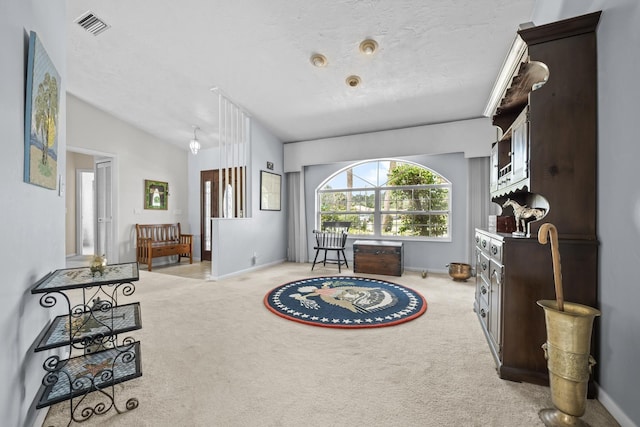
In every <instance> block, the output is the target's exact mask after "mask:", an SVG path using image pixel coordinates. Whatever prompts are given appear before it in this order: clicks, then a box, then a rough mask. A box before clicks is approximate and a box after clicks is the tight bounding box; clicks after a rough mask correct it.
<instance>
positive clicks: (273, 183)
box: [260, 171, 282, 211]
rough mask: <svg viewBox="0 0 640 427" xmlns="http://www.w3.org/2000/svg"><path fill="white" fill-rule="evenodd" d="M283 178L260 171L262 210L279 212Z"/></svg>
mask: <svg viewBox="0 0 640 427" xmlns="http://www.w3.org/2000/svg"><path fill="white" fill-rule="evenodd" d="M281 191H282V176H280V175H278V174H277V173H273V172H267V171H260V210H263V211H279V210H280V208H281V206H280V192H281Z"/></svg>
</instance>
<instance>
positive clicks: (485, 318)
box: [478, 298, 489, 329]
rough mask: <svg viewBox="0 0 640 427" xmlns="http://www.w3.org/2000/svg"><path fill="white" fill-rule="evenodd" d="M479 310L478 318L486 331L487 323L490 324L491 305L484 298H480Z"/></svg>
mask: <svg viewBox="0 0 640 427" xmlns="http://www.w3.org/2000/svg"><path fill="white" fill-rule="evenodd" d="M478 308H479V310H478V317H479V318H480V321H482V325H483V326H484V328H485V329H486V328H487V323H488V322H489V305H488V304H487V302H486V301H485V300H484V299H483V298H480V301H478Z"/></svg>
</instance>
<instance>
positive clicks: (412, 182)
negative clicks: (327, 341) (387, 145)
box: [316, 160, 451, 240]
mask: <svg viewBox="0 0 640 427" xmlns="http://www.w3.org/2000/svg"><path fill="white" fill-rule="evenodd" d="M316 195H317V205H316V214H317V216H316V218H317V221H318V228H319V226H321V224H322V223H323V222H326V221H350V222H351V228H350V229H349V234H350V235H362V236H372V237H401V238H416V239H429V240H431V239H436V240H440V239H441V240H450V238H451V235H450V221H449V220H450V217H451V183H450V182H449V181H448V180H446V179H445V178H444V177H443V176H441V175H440V174H438V173H436V172H434V171H432V170H430V169H428V168H426V167H424V166H421V165H418V164H416V163H410V162H406V161H399V160H375V161H367V162H362V163H356V164H353V165H350V166H348V167H346V168H345V169H342V170H341V171H339V172H337V173H335V174H334V175H333V176H331V177H329V178H328V179H327V180H325V181H324V182H323V183H322V184H320V186H319V187H318V188H317V189H316Z"/></svg>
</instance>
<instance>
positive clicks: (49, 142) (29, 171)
mask: <svg viewBox="0 0 640 427" xmlns="http://www.w3.org/2000/svg"><path fill="white" fill-rule="evenodd" d="M26 83H27V88H26V99H25V117H24V182H27V183H29V184H34V185H39V186H41V187H45V188H50V189H55V188H56V185H57V177H58V117H59V114H58V113H59V109H60V90H61V80H60V75H59V74H58V72H57V71H56V68H55V67H54V66H53V63H52V62H51V59H50V58H49V55H47V52H46V51H45V49H44V46H43V45H42V43H41V42H40V39H39V38H38V36H37V35H36V33H35V32H34V31H31V33H30V35H29V54H28V58H27V82H26Z"/></svg>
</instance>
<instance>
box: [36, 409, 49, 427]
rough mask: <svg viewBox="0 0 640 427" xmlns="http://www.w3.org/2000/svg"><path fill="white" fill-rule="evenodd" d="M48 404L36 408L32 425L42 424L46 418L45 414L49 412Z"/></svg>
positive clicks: (37, 426) (38, 426) (38, 425)
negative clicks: (41, 407)
mask: <svg viewBox="0 0 640 427" xmlns="http://www.w3.org/2000/svg"><path fill="white" fill-rule="evenodd" d="M49 408H51V407H50V406H48V407H46V408H43V409H37V410H36V418H35V419H34V420H33V427H41V426H42V425H43V424H44V420H45V419H46V418H47V414H48V413H49Z"/></svg>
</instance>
